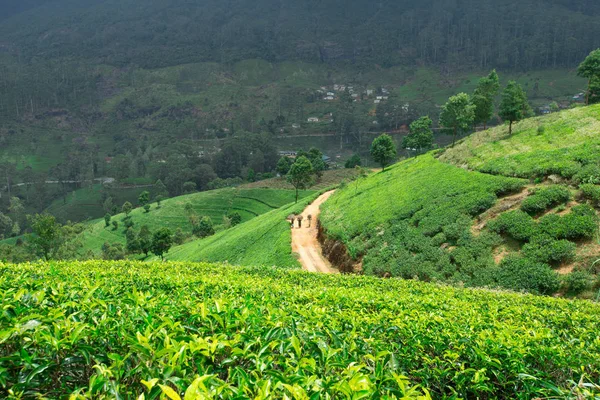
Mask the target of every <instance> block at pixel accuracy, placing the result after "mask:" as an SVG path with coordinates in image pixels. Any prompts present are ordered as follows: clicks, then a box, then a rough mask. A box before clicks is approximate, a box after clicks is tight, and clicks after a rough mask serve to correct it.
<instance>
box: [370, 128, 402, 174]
mask: <svg viewBox="0 0 600 400" xmlns="http://www.w3.org/2000/svg"><path fill="white" fill-rule="evenodd" d="M397 154H398V151H397V150H396V145H395V144H394V140H393V139H392V137H391V136H390V135H387V134H385V133H384V134H383V135H381V136H379V137H377V138H375V140H373V143H372V144H371V157H373V160H375V162H376V163H378V164H379V165H381V168H382V169H383V170H384V171H385V167H386V166H388V165H389V164H390V163H391V162H392V161H393V160H394V158H396V155H397Z"/></svg>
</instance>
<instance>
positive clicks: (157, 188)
mask: <svg viewBox="0 0 600 400" xmlns="http://www.w3.org/2000/svg"><path fill="white" fill-rule="evenodd" d="M154 192H155V193H156V197H158V196H162V197H163V198H164V197H165V196H167V195H168V194H169V191H168V190H167V187H166V186H165V184H164V183H163V182H162V181H161V180H160V179H159V180H157V181H156V183H155V184H154Z"/></svg>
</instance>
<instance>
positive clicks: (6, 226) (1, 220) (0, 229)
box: [0, 212, 13, 238]
mask: <svg viewBox="0 0 600 400" xmlns="http://www.w3.org/2000/svg"><path fill="white" fill-rule="evenodd" d="M12 228H13V221H12V219H10V218H9V217H8V216H7V215H4V214H3V213H1V212H0V238H4V237H6V236H9V235H10V234H11V233H12Z"/></svg>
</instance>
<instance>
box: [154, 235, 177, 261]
mask: <svg viewBox="0 0 600 400" xmlns="http://www.w3.org/2000/svg"><path fill="white" fill-rule="evenodd" d="M171 246H173V236H172V234H171V230H170V229H169V228H160V229H159V230H158V231H156V232H154V235H153V236H152V245H151V251H152V253H154V255H156V256H158V257H160V259H161V260H164V259H165V257H164V255H165V254H166V253H168V252H169V250H170V249H171Z"/></svg>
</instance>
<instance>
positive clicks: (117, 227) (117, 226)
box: [112, 220, 119, 231]
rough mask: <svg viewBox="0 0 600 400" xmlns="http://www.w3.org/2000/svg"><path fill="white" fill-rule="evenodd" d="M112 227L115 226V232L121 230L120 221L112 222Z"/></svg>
mask: <svg viewBox="0 0 600 400" xmlns="http://www.w3.org/2000/svg"><path fill="white" fill-rule="evenodd" d="M112 226H113V229H112V230H113V231H116V230H117V229H119V221H116V220H115V221H113V222H112Z"/></svg>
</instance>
